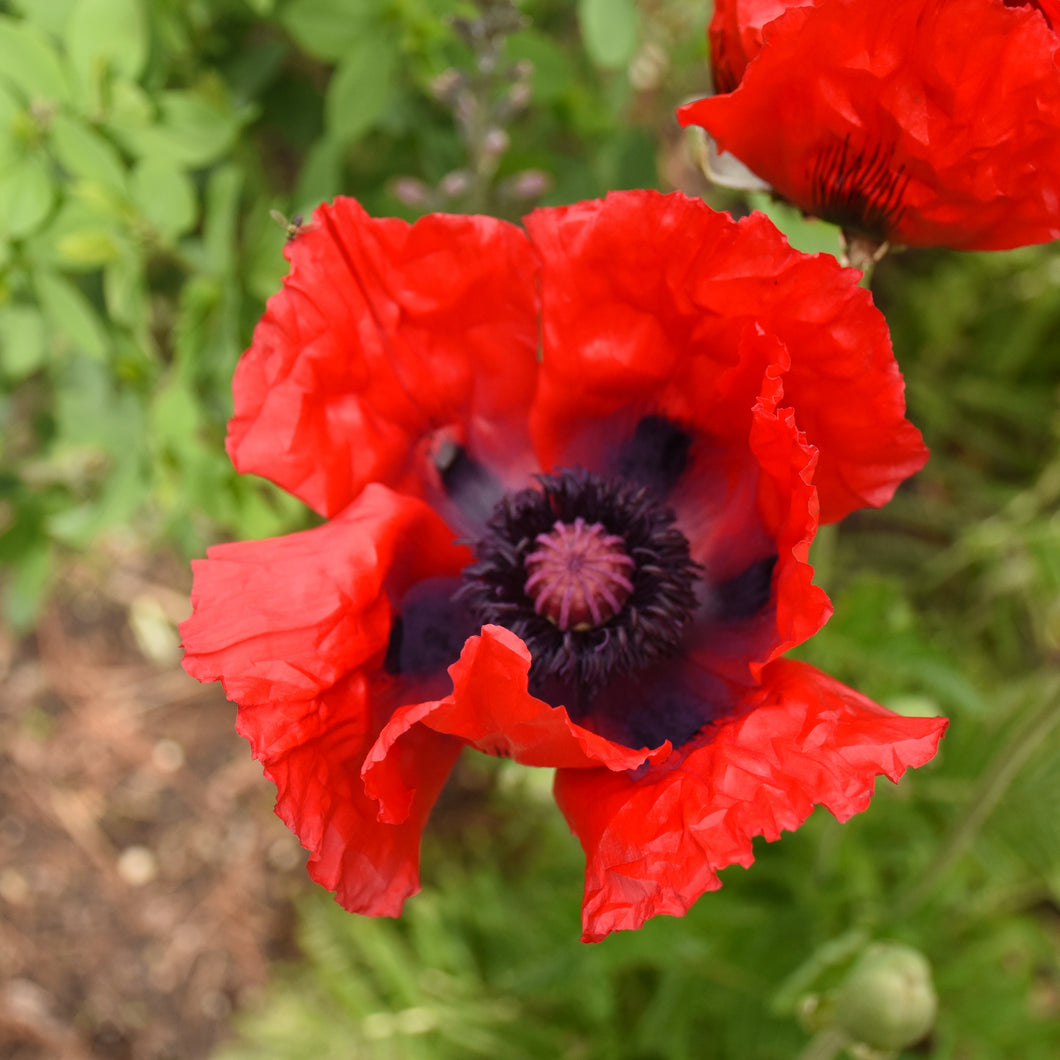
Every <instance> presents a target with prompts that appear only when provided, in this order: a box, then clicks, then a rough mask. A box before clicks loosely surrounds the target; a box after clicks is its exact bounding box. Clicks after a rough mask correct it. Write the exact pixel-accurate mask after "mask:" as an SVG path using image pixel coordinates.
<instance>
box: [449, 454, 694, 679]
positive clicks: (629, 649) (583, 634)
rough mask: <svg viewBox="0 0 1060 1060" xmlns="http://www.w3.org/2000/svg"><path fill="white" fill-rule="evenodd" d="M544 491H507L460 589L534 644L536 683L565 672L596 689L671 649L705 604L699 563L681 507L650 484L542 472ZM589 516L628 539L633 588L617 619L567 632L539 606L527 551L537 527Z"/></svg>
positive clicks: (492, 618) (479, 613) (483, 612)
mask: <svg viewBox="0 0 1060 1060" xmlns="http://www.w3.org/2000/svg"><path fill="white" fill-rule="evenodd" d="M538 481H539V482H540V489H535V488H531V489H526V490H521V491H519V492H518V493H510V494H506V495H505V496H504V497H503V498H502V499H501V501H500V502H499V503H498V504H497V506H496V507H495V508H494V510H493V515H492V516H491V518H490V519H489V521H488V523H487V528H488V533H487V535H486V536H485V537H484V538H483V539H482V540H481V541H479V542H478V543H477V545H476V555H477V557H478V560H477V562H476V563H473V564H472V565H470V566H469V567H466V568H465V570H464V575H463V577H464V585H463V586H462V587H461V589H460V590H459V593H458V597H459V598H460V600H461V601H462V602H463V603H464V604H466V605H467V606H468V607H469V608H470V609H471V611H472V612H473V613H474V614H475V617H476V619H477V620H478V621H480V622H481V623H482V624H484V625H485V624H487V623H494V624H496V625H500V626H504V627H506V628H507V629H510V630H511V631H512V632H513V633H515V634H516V635H517V636H519V637H520V638H521V639H522V640H523V641H524V642H525V643H526V645H527V647H528V648H529V649H530V652H531V655H532V656H533V665H532V668H531V671H530V676H531V681H532V687H533V686H534V685H537V686H540V685H541V683H542V682H544V681H546V680H549V679H554V678H558V679H559V680H561V681H563V682H565V683H568V682H569V683H572V684H575V685H577V686H579V687H580V688H581V689H582V690H583V691H585V692H588V693H590V694H591V693H592V692H594V691H596V690H598V689H599V688H602V687H603V686H604V685H606V684H607V683H608V682H609V681H610V680H611V679H612V678H614V677H617V676H620V675H622V674H630V673H634V672H636V671H638V670H640V669H642V668H643V667H645V666H647V665H649V664H650V663H652V662H655V661H656V660H657V659H660V658H662V657H664V656H666V655H669V654H671V653H672V652H673V651H674V650H675V649H676V648H677V646H678V644H679V643H680V640H681V634H682V631H683V629H684V626H685V624H686V623H687V621H688V619H689V617H690V616H691V614H692V612H693V611H694V610H695V607H696V594H695V582H696V579H697V577H698V574H699V567H698V565H697V564H696V563H694V562H693V560H692V558H691V556H690V555H689V548H688V540H687V538H686V537H685V536H684V534H682V533H681V531H680V530H678V529H677V528H676V527H675V526H674V514H673V512H672V511H670V510H669V509H668V508H666V507H664V506H663V505H662V504H660V503H659V501H658V499H657V497H656V495H655V494H654V493H653V492H652V491H651V490H650V489H649V488H647V487H642V486H636V485H629V484H628V483H625V482H624V481H622V480H621V479H618V480H615V479H609V478H605V477H604V476H601V475H596V474H592V473H590V472H587V471H583V470H573V471H567V470H564V471H560V472H558V473H556V474H549V475H541V476H539V479H538ZM579 517H581V518H582V519H584V520H585V521H586V522H587V523H589V524H593V523H600V524H602V525H603V527H604V528H605V529H606V530H607V532H608V533H610V534H617V535H619V536H620V537H622V538H623V539H624V540H625V543H626V553H627V555H629V556H630V558H632V560H633V561H634V564H635V566H634V568H633V571H632V573H631V574H630V580H631V581H632V582H633V591H632V593H631V594H630V596H629V599H628V600H627V601H626V603H625V605H624V606H623V607H622V609H621V610H620V611H619V612H618V614H616V615H615V616H614V617H613V618H611V619H609V620H608V621H607V622H605V623H603V624H602V625H600V626H597V627H596V628H593V629H588V630H584V631H577V630H573V629H569V630H561V629H559V628H558V627H557V626H556V625H554V624H553V623H552V622H550V621H549V620H548V618H546V617H545V616H543V615H539V614H537V613H536V612H535V611H534V603H533V600H531V598H530V597H529V596H528V595H527V593H526V590H525V588H524V587H525V584H526V580H527V571H526V566H525V561H526V557H527V556H528V555H529V554H530V553H531V552H533V551H534V550H535V549H536V548H537V547H538V546H537V544H536V540H535V539H536V538H537V535H538V534H543V533H548V532H549V531H551V530H552V528H553V526H554V524H555V523H556V521H557V520H558V521H560V522H563V523H572V522H574V520H575V519H577V518H579Z"/></svg>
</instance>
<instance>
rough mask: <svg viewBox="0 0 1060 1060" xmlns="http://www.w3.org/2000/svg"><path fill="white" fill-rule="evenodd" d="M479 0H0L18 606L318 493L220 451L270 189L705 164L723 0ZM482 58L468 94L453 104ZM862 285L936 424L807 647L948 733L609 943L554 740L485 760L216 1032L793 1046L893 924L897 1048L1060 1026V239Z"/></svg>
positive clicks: (5, 478) (474, 196)
mask: <svg viewBox="0 0 1060 1060" xmlns="http://www.w3.org/2000/svg"><path fill="white" fill-rule="evenodd" d="M503 6H504V5H501V4H496V5H494V8H496V10H498V11H499V10H500V9H501V8H502V7H503ZM477 10H478V9H477V8H476V6H475V5H473V4H470V3H461V2H453V0H7V2H3V0H0V531H2V535H3V536H2V538H0V572H2V573H0V590H2V600H3V609H4V619H5V621H6V622H7V623H9V624H11V625H13V626H15V627H17V628H20V629H28V628H30V627H31V626H32V622H33V618H34V615H35V613H36V611H37V609H38V607H39V604H40V601H41V599H42V597H43V595H44V594H45V592H46V591H47V589H48V586H49V583H50V581H51V580H52V579H53V578H54V577H55V576H56V572H60V571H61V570H62V564H63V562H64V556H67V555H69V554H72V553H77V552H82V551H85V550H89V549H91V548H93V547H94V546H96V545H98V544H99V543H100V542H101V541H105V540H107V539H108V538H111V537H113V536H115V535H117V536H119V537H120V536H122V535H125V536H130V537H132V538H133V539H135V540H136V541H137V542H139V543H141V544H143V545H145V547H148V548H156V547H165V548H171V549H175V550H177V551H178V552H180V553H181V554H183V555H185V556H189V557H190V556H194V555H197V554H200V553H201V552H202V550H203V548H204V547H205V545H206V544H207V543H209V542H210V541H212V540H216V539H218V538H219V537H223V536H226V535H229V536H237V537H243V538H249V537H258V536H263V535H267V534H273V533H280V532H285V531H288V530H291V529H294V528H297V527H299V526H301V525H304V524H305V521H306V519H307V515H306V513H305V512H304V510H303V509H302V508H301V506H300V505H298V504H297V503H295V502H293V501H292V500H291V499H290V498H288V497H286V496H285V495H284V494H282V493H280V492H279V491H277V490H274V489H272V488H271V487H270V486H269V485H268V484H266V483H263V482H260V481H256V480H250V479H241V478H239V477H237V476H236V475H235V474H234V473H233V471H232V470H231V468H230V466H229V464H228V461H227V459H226V457H225V455H224V449H223V437H224V424H225V420H226V418H227V416H228V414H229V411H230V397H229V386H230V380H231V375H232V370H233V368H234V365H235V362H236V360H237V358H238V356H239V353H240V351H241V350H242V349H243V348H244V346H245V345H246V343H247V342H248V341H249V337H250V333H251V329H252V327H253V324H254V322H255V320H256V319H257V318H258V316H259V315H260V313H261V311H262V308H263V305H264V301H265V299H266V298H267V297H268V296H269V295H270V294H271V293H272V292H274V291H275V290H276V289H277V288H278V286H279V282H280V278H281V276H282V275H283V273H284V271H285V263H284V261H283V257H282V254H281V249H282V246H283V241H284V238H285V233H284V231H283V229H282V226H277V225H275V224H274V223H273V221H272V220H271V219H270V216H269V214H270V210H279V211H281V212H282V213H284V214H287V215H292V216H293V215H296V214H299V213H302V214H308V213H309V211H310V210H311V209H312V207H313V206H315V205H316V203H317V202H319V201H320V200H323V199H327V198H330V197H332V196H334V195H335V194H338V193H346V194H354V195H356V196H358V197H359V198H360V199H361V200H362V201H363V202H364V203H365V205H366V206H367V207H368V209H369V210H370V211H372V212H375V213H385V214H398V215H402V216H406V217H412V216H414V215H415V214H416V213H417V212H421V211H422V210H423V209H426V208H427V207H429V206H440V207H443V208H447V209H466V208H470V207H473V206H474V207H477V208H481V209H486V210H489V211H490V212H493V213H497V214H499V215H502V216H508V217H518V216H519V215H520V214H521V213H522V212H525V211H526V210H527V209H529V208H531V207H532V206H533V205H535V204H536V203H537V202H567V201H571V200H573V199H576V198H581V197H588V196H594V195H599V194H603V193H604V192H606V191H607V190H609V189H612V188H618V187H630V186H662V187H668V186H670V184H671V183H673V182H674V181H675V177H674V174H675V173H677V172H682V173H685V174H686V175H687V173H688V172H690V171H688V170H682V169H681V168H680V167H681V163H680V161H679V159H680V158H682V157H683V155H682V153H681V151H680V143H679V139H680V134H679V133H678V131H677V128H676V125H675V123H674V121H673V119H672V109H673V106H674V105H675V104H676V103H678V102H680V101H681V100H682V99H683V98H685V97H687V96H688V95H691V94H694V93H696V92H701V91H704V90H705V89H706V87H707V84H708V78H707V75H706V67H705V47H704V43H703V27H704V26H705V23H706V20H707V17H708V12H707V11H706V10H705V9H704V8H703V7H702V6H701V5H700V4H699V3H698V2H692V0H639V2H634V0H579V2H578V3H577V4H570V3H566V2H563V0H525V2H523V3H521V4H520V5H519V10H520V11H521V12H522V14H523V15H524V16H525V19H524V21H523V23H522V24H521V25H520V26H519V27H508V29H510V30H511V32H506V33H504V34H499V35H498V37H497V39H496V41H495V43H496V45H497V48H496V49H495V54H494V55H493V59H494V60H495V62H494V63H493V65H492V66H489V65H488V64H486V66H487V67H488V68H484V64H483V63H482V62H481V61H480V60H481V55H482V52H481V51H480V52H479V53H478V54H476V53H475V52H474V51H473V50H472V49H471V48H470V47H469V45H468V42H467V40H466V38H465V37H464V36H461V33H460V32H458V31H457V28H456V26H455V24H454V22H453V21H452V19H451V18H450V17H449V16H452V15H460V16H464V17H474V16H475V15H476V13H477ZM509 14H510V12H509ZM454 69H455V70H458V71H462V72H463V76H465V77H466V78H467V81H466V85H467V86H469V89H470V91H471V92H472V95H473V97H474V99H475V100H476V106H478V107H479V109H478V110H473V112H471V113H461V112H460V111H459V108H458V107H456V106H455V105H454V104H453V96H452V91H451V90H452V80H451V76H450V75H449V74H448V73H447V72H448V71H450V70H454ZM447 79H448V80H447ZM519 84H524V85H528V86H529V92H530V94H529V97H528V98H527V99H523V100H519V99H517V98H515V96H516V93H515V91H514V88H513V86H515V85H519ZM447 86H448V87H447ZM454 111H456V113H454ZM491 122H492V123H493V125H494V126H495V127H497V128H500V129H501V130H502V131H503V133H504V134H505V135H504V139H503V141H496V140H494V141H489V140H488V139H486V138H485V133H486V132H488V131H489V127H490V123H491ZM491 144H492V146H491ZM689 179H691V178H689ZM693 190H696V189H695V188H693ZM699 190H706V189H705V187H704V188H702V189H699ZM711 201H712V202H714V203H715V204H716V205H723V206H726V207H729V208H733V209H738V210H739V209H744V208H746V204H744V203H743V202H742V201H740V200H738V199H733V198H732V197H727V196H724V195H721V194H720V193H719V194H718V195H717V196H713V193H712V198H711ZM752 205H754V206H756V207H758V208H764V209H768V210H769V212H770V213H771V214H772V215H773V217H774V219H775V220H776V221H777V223H778V224H779V225H780V226H781V227H783V228H784V229H785V231H786V232H787V233H788V235H789V238H791V239H792V241H793V242H794V243H795V244H796V245H799V246H801V247H803V248H804V249H807V250H810V251H817V250H821V249H829V248H835V247H836V246H837V240H836V235H835V232H834V231H833V230H832V229H830V228H828V227H827V226H823V225H820V224H817V223H811V222H807V221H805V220H804V219H803V218H801V217H799V216H798V215H797V214H795V213H794V211H792V210H790V209H788V208H785V207H783V206H781V205H777V204H772V203H770V202H769V201H768V199H765V198H764V197H759V198H756V199H755V200H754V202H753V204H752ZM873 286H874V292H875V295H876V298H877V301H878V303H879V304H880V306H881V307H882V308H883V309H884V310H885V311H886V313H887V316H888V320H889V322H890V325H891V328H892V334H893V338H894V344H895V349H896V352H897V354H898V357H899V360H900V362H901V364H902V367H903V369H904V371H905V373H906V378H907V383H908V398H909V408H910V415H911V417H912V419H913V420H914V421H915V422H916V423H917V424H918V425H919V426H920V427H921V429H922V430H923V431H924V433H925V436H926V438H927V441H928V443H929V444H930V445H931V447H932V450H933V454H934V455H933V458H932V461H931V463H930V464H929V466H928V468H927V469H926V470H925V471H924V472H923V473H922V474H921V475H919V476H918V477H917V478H916V479H915V480H914V481H913V482H911V483H910V484H908V485H907V486H906V487H904V488H903V489H902V490H901V491H900V493H899V496H898V497H897V498H896V499H895V501H894V502H893V503H892V504H891V505H889V506H888V507H887V508H885V509H883V510H882V511H880V512H870V513H859V514H857V515H855V516H854V517H852V518H850V519H849V520H847V521H846V522H844V523H843V524H842V525H841V526H840V527H837V528H827V529H826V530H825V531H823V532H822V534H821V535H820V537H819V539H818V542H817V544H816V546H815V553H814V559H815V562H816V563H817V566H818V580H819V581H820V582H821V583H822V584H823V585H824V586H825V587H826V588H827V589H828V590H829V592H830V593H831V594H832V596H833V598H834V600H835V602H836V615H835V618H834V619H833V621H832V622H831V623H830V624H829V626H828V627H827V628H826V629H825V630H824V631H823V632H822V633H821V634H820V635H818V636H817V637H816V638H814V640H813V641H812V642H811V643H810V644H808V645H806V646H805V647H804V648H803V649H801V651H800V655H801V656H802V657H803V658H806V659H809V660H810V661H812V662H814V663H815V664H817V665H819V666H821V667H822V668H823V669H826V670H828V671H829V672H832V673H834V674H836V675H837V676H838V677H840V678H841V679H843V680H845V681H847V682H849V683H850V684H852V685H854V686H856V687H858V688H860V689H861V690H862V691H864V692H865V693H866V694H868V695H870V696H872V697H874V698H876V699H878V700H880V701H881V702H884V703H886V704H888V705H889V706H891V707H892V708H894V709H896V710H900V711H906V712H908V713H933V712H941V713H946V714H948V715H949V716H951V718H952V719H953V724H952V726H951V730H950V734H949V735H948V737H947V739H946V741H945V743H944V745H943V750H942V752H941V754H940V756H939V759H938V760H937V762H935V763H934V764H932V765H931V766H929V767H926V768H924V769H922V770H920V771H918V772H917V773H916V774H915V775H910V776H909V777H907V778H906V779H905V780H903V782H902V785H901V787H899V788H898V789H891V788H890V786H889V785H883V787H882V788H881V790H880V792H879V795H878V797H877V799H876V802H875V804H874V806H873V807H872V809H871V810H870V811H869V812H868V813H866V814H864V815H862V816H860V817H858V818H856V819H855V820H854V821H852V822H850V823H849V824H847V825H844V826H839V825H837V824H836V822H834V821H832V820H831V819H830V818H828V817H826V816H824V815H815V816H814V817H813V818H812V819H811V820H810V822H808V824H807V825H806V826H805V827H804V828H802V829H801V830H800V831H799V832H798V833H796V834H795V835H792V836H786V837H785V838H784V840H783V842H781V843H778V844H773V845H765V844H761V845H760V846H759V848H758V862H757V863H756V865H755V866H754V867H753V869H752V870H751V871H750V872H746V873H745V872H744V871H743V870H740V869H730V870H728V871H727V872H726V873H725V874H724V879H725V887H724V888H723V890H722V891H720V892H718V893H716V894H712V895H708V896H706V897H704V899H703V900H702V901H700V902H699V903H698V905H697V906H696V907H695V908H694V909H693V910H692V912H691V913H690V914H689V915H688V916H687V917H686V918H684V919H682V920H669V919H666V918H660V919H659V920H657V921H654V922H652V923H649V924H648V925H647V926H646V927H645V928H644V929H643V930H642V931H640V932H638V933H636V934H632V935H623V936H619V937H614V938H611V939H608V940H607V941H606V942H604V943H602V944H600V945H599V946H595V947H585V946H581V945H580V944H579V943H578V942H577V941H576V940H577V936H578V930H579V929H578V905H579V901H580V875H581V867H582V862H581V855H580V852H579V851H578V850H577V845H576V843H575V842H574V840H573V839H572V838H571V837H570V836H569V835H567V833H566V830H565V828H564V826H563V824H562V821H561V819H560V817H559V814H558V812H557V811H556V810H555V808H554V806H553V805H552V803H551V799H550V796H549V793H548V789H547V784H548V779H549V778H548V777H547V776H545V775H543V774H540V773H534V772H532V771H528V770H521V769H519V768H518V767H515V766H512V765H511V764H509V763H497V762H492V761H475V762H468V763H465V764H464V765H463V766H462V770H461V773H460V775H459V776H458V778H457V783H454V784H452V785H451V791H450V793H449V794H448V795H447V799H446V801H445V802H443V804H442V805H441V806H440V808H439V810H438V812H437V813H436V815H435V821H434V822H433V823H432V829H431V831H430V832H429V836H428V840H427V847H426V851H425V869H424V876H425V880H426V881H427V887H426V890H425V892H424V893H423V894H422V895H420V896H419V897H417V898H415V899H413V900H412V901H411V902H410V903H409V906H408V912H407V915H406V916H405V918H403V919H402V920H401V921H400V922H390V921H369V920H364V919H360V918H355V917H351V916H347V915H346V914H344V913H343V912H342V911H341V910H340V909H338V908H337V907H336V906H334V905H333V904H332V903H331V902H330V901H329V899H328V898H327V896H325V895H320V894H311V895H310V896H309V897H307V898H306V899H305V901H304V903H303V905H302V908H301V933H300V943H301V947H302V951H303V953H304V959H303V960H302V961H301V962H299V963H297V964H294V965H292V966H291V967H290V968H289V969H286V970H283V971H282V972H281V973H279V974H278V975H277V978H276V981H275V983H274V984H273V986H272V987H271V988H270V989H269V991H268V994H267V996H266V997H265V998H264V999H263V1003H262V1006H261V1008H260V1010H257V1011H255V1012H252V1013H248V1014H247V1015H246V1016H245V1017H244V1018H243V1020H242V1021H241V1031H242V1035H243V1037H242V1040H241V1044H233V1045H231V1046H229V1047H227V1048H226V1049H224V1050H222V1051H221V1053H220V1054H219V1060H220V1058H224V1060H243V1058H250V1057H254V1058H268V1057H276V1058H285V1060H286V1058H290V1060H297V1058H302V1057H305V1058H307V1060H309V1058H312V1060H318V1058H327V1057H336V1058H338V1057H350V1056H356V1057H366V1058H380V1060H382V1058H390V1057H394V1058H402V1060H404V1058H412V1060H415V1058H416V1057H425V1058H426V1057H430V1058H445V1057H454V1058H455V1057H466V1056H476V1055H477V1056H504V1057H512V1058H519V1057H569V1058H580V1057H586V1058H594V1060H595V1058H612V1057H614V1058H623V1060H655V1058H658V1060H664V1058H665V1060H680V1058H683V1057H689V1058H691V1057H703V1056H710V1057H714V1058H721V1060H724V1058H729V1057H732V1058H737V1057H738V1058H740V1060H753V1058H756V1057H760V1058H762V1060H772V1058H776V1057H787V1056H796V1055H799V1054H800V1051H801V1050H803V1049H804V1048H806V1047H807V1043H808V1042H810V1041H811V1035H812V1025H813V1020H812V1018H811V1017H810V1016H809V1015H808V1012H809V1008H810V1007H812V1005H813V1004H814V1001H815V999H816V1001H818V1002H822V1003H823V1004H824V1005H825V1006H826V1005H827V996H828V991H829V990H830V989H831V988H832V987H834V986H835V984H836V983H837V982H838V980H839V977H840V976H841V975H842V973H843V970H844V969H845V968H846V967H847V966H849V965H850V964H851V963H852V962H853V961H854V960H855V959H856V958H857V956H858V954H859V953H860V952H862V950H863V949H864V948H865V946H866V945H867V944H868V943H869V942H870V941H871V940H873V939H880V938H884V939H887V938H893V939H897V940H900V941H902V942H904V943H907V944H909V945H912V946H914V947H916V948H917V949H919V950H920V951H922V952H923V953H924V954H925V955H926V956H927V957H928V958H929V959H930V961H931V962H932V965H933V967H934V969H935V975H936V985H937V988H938V991H939V995H940V1016H939V1022H938V1026H937V1028H936V1030H935V1032H934V1034H933V1035H932V1036H931V1037H930V1038H929V1039H928V1040H926V1041H925V1042H924V1043H921V1044H920V1045H919V1046H917V1047H916V1048H915V1049H913V1050H912V1051H911V1052H910V1053H909V1054H908V1055H910V1056H931V1057H937V1058H939V1060H958V1058H960V1060H995V1058H996V1060H1008V1058H1012V1057H1020V1058H1029V1060H1038V1058H1041V1060H1052V1058H1055V1057H1056V1056H1057V1055H1060V825H1058V823H1057V821H1058V820H1060V818H1058V815H1057V812H1056V807H1057V805H1060V736H1058V733H1057V727H1056V724H1055V719H1056V718H1057V716H1058V711H1060V701H1058V697H1060V341H1058V339H1057V336H1058V335H1060V254H1058V252H1057V249H1056V247H1053V246H1050V247H1041V248H1027V249H1024V250H1020V251H1014V252H1010V253H1005V254H993V255H986V254H975V255H967V254H966V255H958V254H953V253H946V252H917V253H912V252H909V253H904V254H894V255H891V256H890V257H889V258H887V259H885V260H884V262H883V263H882V264H881V265H880V266H879V267H878V269H877V271H876V275H875V277H874V283H873ZM800 1014H801V1017H800ZM800 1018H801V1019H802V1021H804V1022H806V1023H807V1025H808V1026H810V1028H811V1029H810V1030H807V1029H804V1027H803V1026H801V1025H800ZM814 1040H816V1039H814ZM810 1048H811V1049H812V1048H813V1047H812V1046H811V1047H810ZM805 1055H806V1056H807V1057H809V1056H811V1055H815V1054H812V1053H810V1052H807V1053H806V1054H805Z"/></svg>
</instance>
